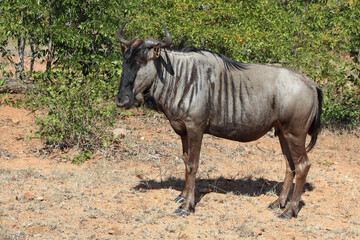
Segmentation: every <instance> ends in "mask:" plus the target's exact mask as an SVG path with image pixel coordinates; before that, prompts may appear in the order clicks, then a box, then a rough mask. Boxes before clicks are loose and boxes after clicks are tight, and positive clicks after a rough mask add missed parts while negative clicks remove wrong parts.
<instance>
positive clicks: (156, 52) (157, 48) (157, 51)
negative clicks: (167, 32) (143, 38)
mask: <svg viewBox="0 0 360 240" xmlns="http://www.w3.org/2000/svg"><path fill="white" fill-rule="evenodd" d="M159 56H160V44H158V45H156V46H154V47H153V58H154V59H157V58H158V57H159Z"/></svg>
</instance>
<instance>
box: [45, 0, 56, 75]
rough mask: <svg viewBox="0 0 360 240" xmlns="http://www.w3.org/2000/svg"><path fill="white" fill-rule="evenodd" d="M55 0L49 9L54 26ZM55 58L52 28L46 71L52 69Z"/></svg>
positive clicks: (50, 22)
mask: <svg viewBox="0 0 360 240" xmlns="http://www.w3.org/2000/svg"><path fill="white" fill-rule="evenodd" d="M53 6H54V0H52V1H51V3H50V9H49V26H52V22H53V16H54V8H53ZM53 60H54V44H53V42H52V33H51V28H50V33H49V43H48V49H47V53H46V71H48V70H50V69H51V65H52V62H53Z"/></svg>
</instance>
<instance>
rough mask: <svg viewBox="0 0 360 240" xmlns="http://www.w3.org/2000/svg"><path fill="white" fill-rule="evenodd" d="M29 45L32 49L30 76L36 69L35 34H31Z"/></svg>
mask: <svg viewBox="0 0 360 240" xmlns="http://www.w3.org/2000/svg"><path fill="white" fill-rule="evenodd" d="M29 45H30V50H31V57H30V59H31V60H30V69H29V77H30V75H31V74H32V73H33V71H34V63H35V58H36V51H35V46H34V45H35V43H34V36H33V35H32V34H31V35H30V38H29Z"/></svg>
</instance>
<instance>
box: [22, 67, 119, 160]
mask: <svg viewBox="0 0 360 240" xmlns="http://www.w3.org/2000/svg"><path fill="white" fill-rule="evenodd" d="M101 73H103V72H101V71H100V70H99V69H94V70H93V71H92V72H90V73H89V74H87V75H86V76H84V75H83V73H82V71H81V70H78V71H74V70H70V69H66V70H58V71H55V72H53V73H51V72H50V73H45V74H38V76H37V78H36V84H35V89H34V90H33V91H32V92H30V93H29V94H28V95H27V102H28V103H29V105H30V107H31V109H32V110H33V112H34V113H35V116H36V124H37V125H38V126H39V129H38V130H37V131H36V133H35V136H38V137H40V138H41V139H43V140H44V142H45V143H46V144H48V145H50V146H53V147H59V148H72V147H76V148H78V149H80V150H81V151H82V152H83V153H84V154H82V155H81V156H77V157H76V159H74V160H75V161H79V160H81V161H82V160H84V157H89V156H90V154H88V153H91V152H93V151H94V150H96V149H98V148H99V147H104V146H107V144H108V142H109V141H110V140H111V139H112V135H111V134H110V132H109V128H110V127H111V126H112V125H113V123H114V122H115V121H116V120H117V118H118V117H117V116H118V110H117V108H116V106H115V103H114V95H115V92H114V91H115V90H116V89H117V84H118V83H117V82H116V81H114V80H113V79H111V78H109V77H108V76H107V75H106V74H101ZM85 153H86V154H85Z"/></svg>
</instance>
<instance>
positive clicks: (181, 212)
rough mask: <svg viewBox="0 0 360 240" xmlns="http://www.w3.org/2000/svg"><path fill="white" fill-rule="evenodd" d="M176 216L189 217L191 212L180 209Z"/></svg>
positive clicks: (177, 210)
mask: <svg viewBox="0 0 360 240" xmlns="http://www.w3.org/2000/svg"><path fill="white" fill-rule="evenodd" d="M175 213H176V215H178V216H188V215H190V212H189V211H187V210H184V209H181V208H178V209H176V210H175Z"/></svg>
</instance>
